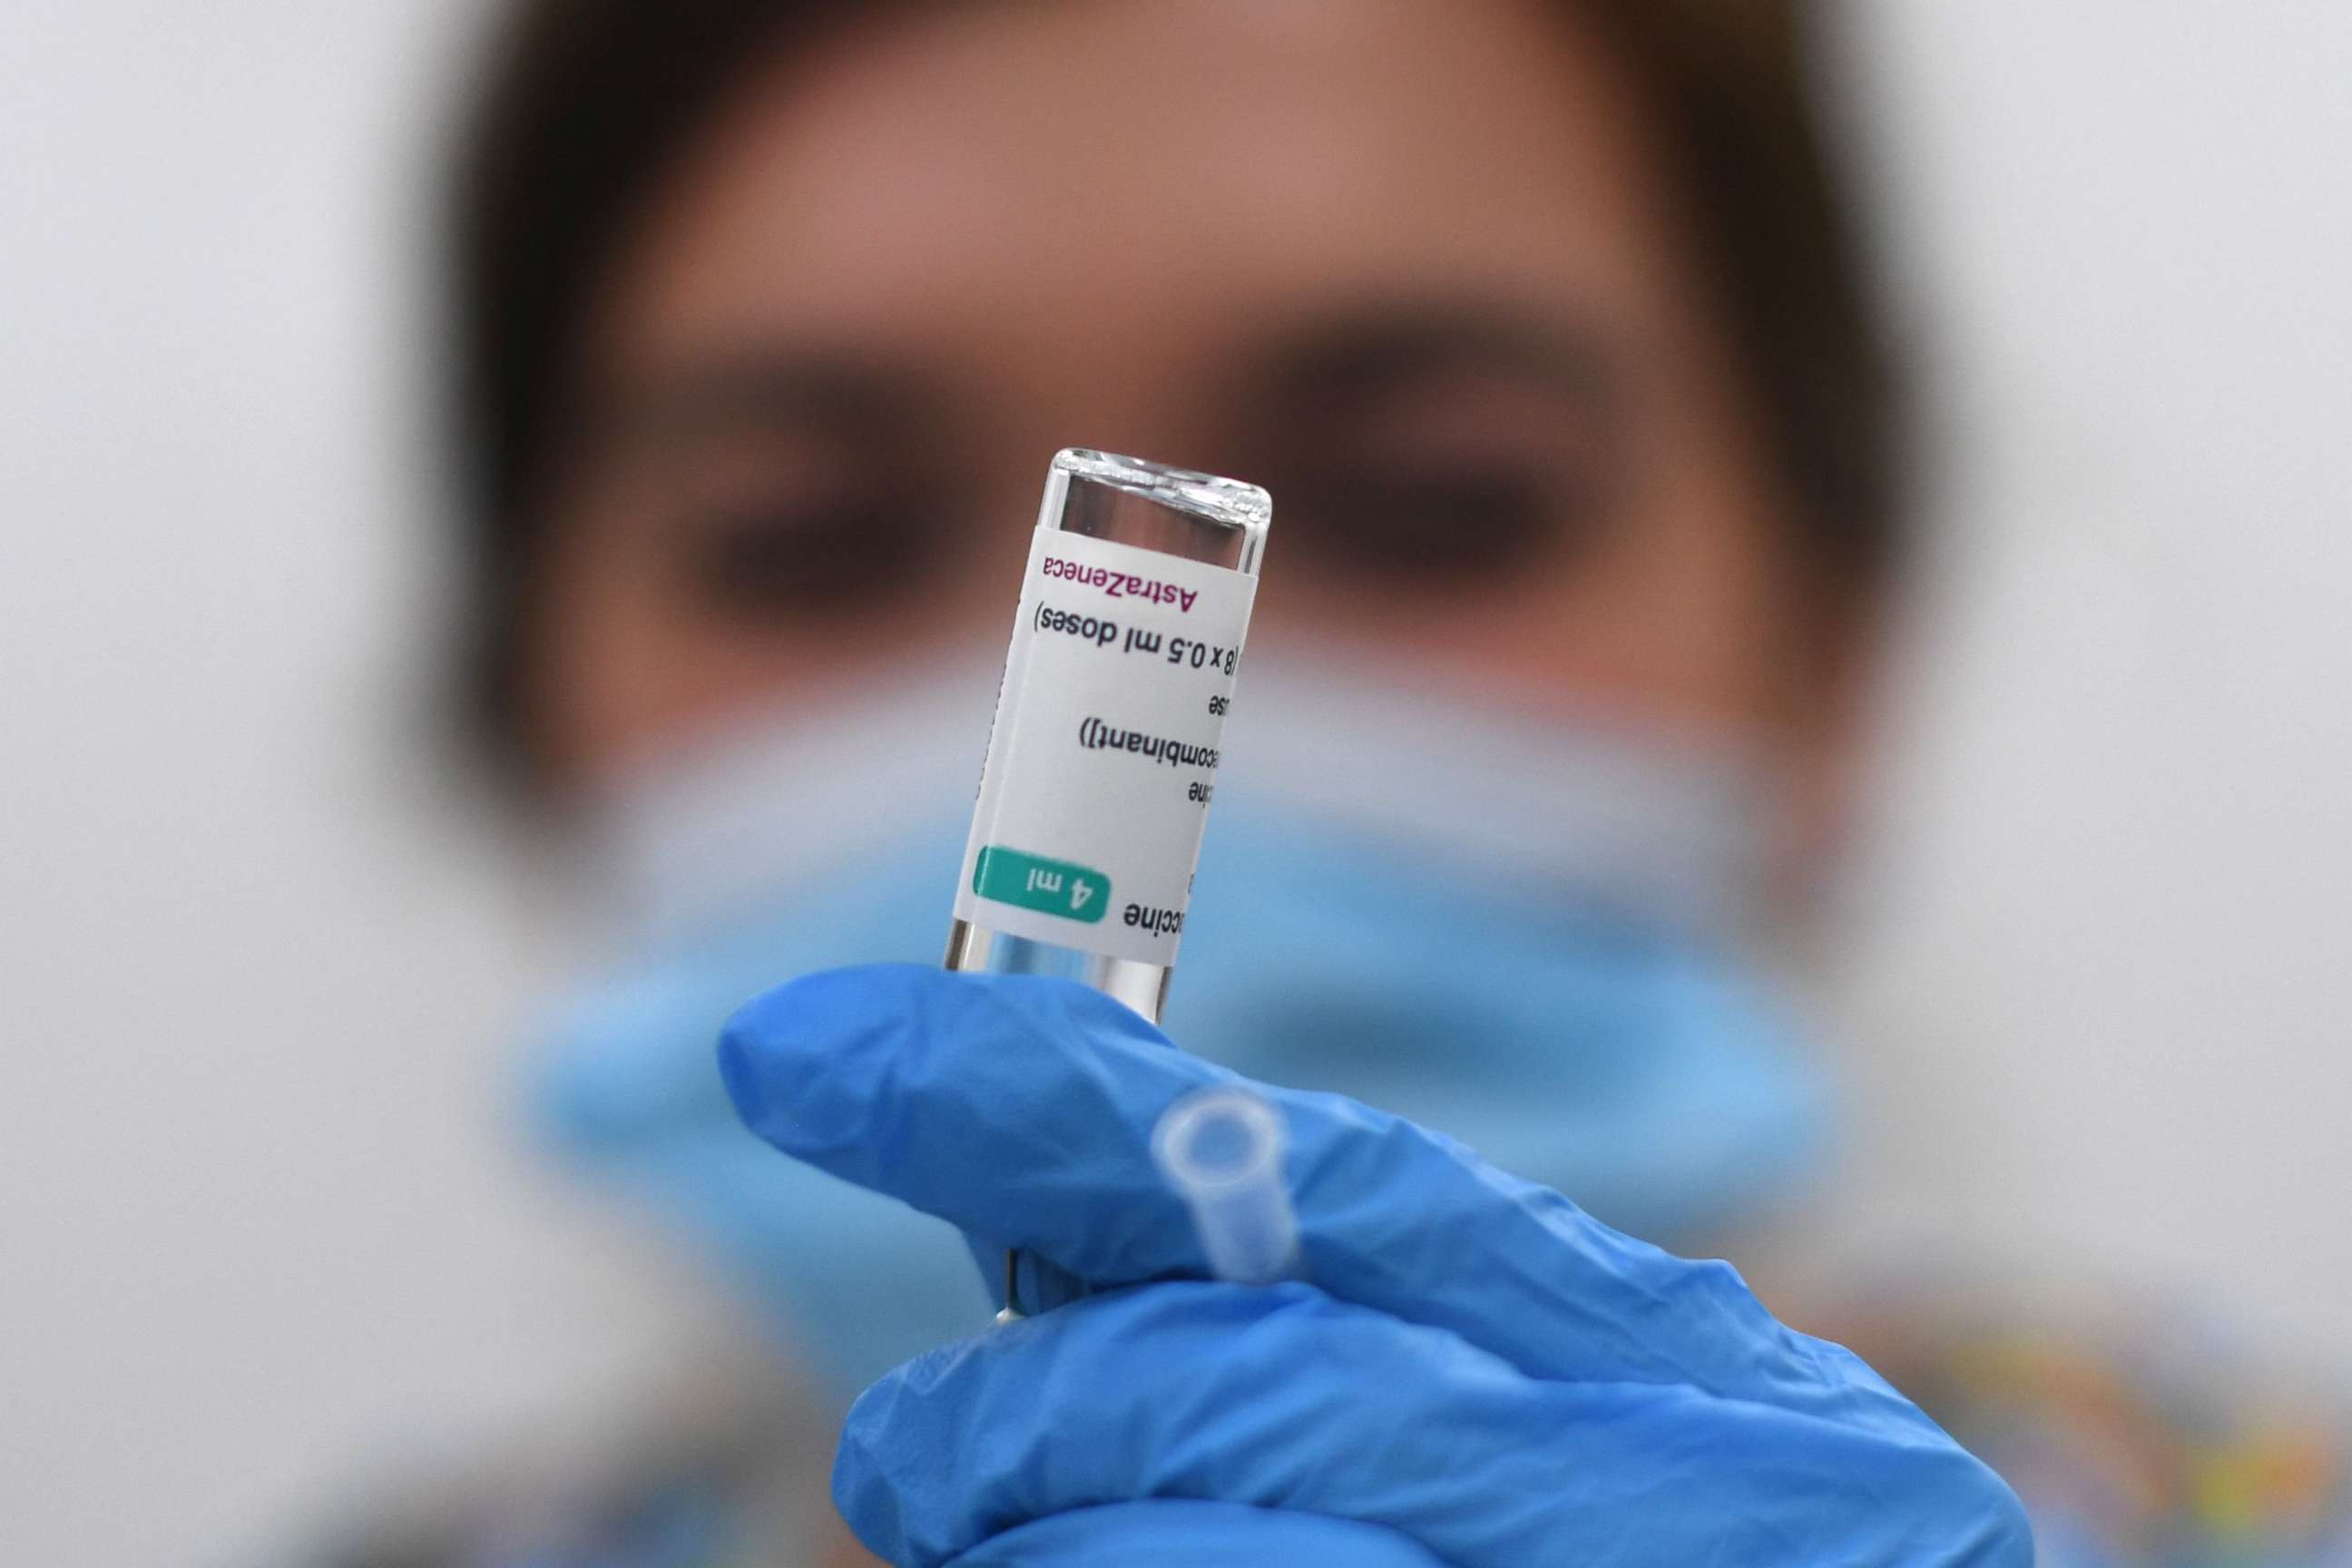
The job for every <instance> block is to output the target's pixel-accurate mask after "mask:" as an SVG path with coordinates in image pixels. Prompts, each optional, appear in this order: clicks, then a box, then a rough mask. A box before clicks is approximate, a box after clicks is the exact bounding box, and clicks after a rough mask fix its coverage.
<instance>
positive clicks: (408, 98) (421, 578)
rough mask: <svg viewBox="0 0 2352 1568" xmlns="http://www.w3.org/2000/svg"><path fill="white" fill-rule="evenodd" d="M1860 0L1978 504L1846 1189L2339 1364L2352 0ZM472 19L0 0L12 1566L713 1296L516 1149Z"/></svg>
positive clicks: (112, 1547) (280, 1488)
mask: <svg viewBox="0 0 2352 1568" xmlns="http://www.w3.org/2000/svg"><path fill="white" fill-rule="evenodd" d="M1853 11H1854V13H1855V17H1854V24H1853V26H1852V27H1851V29H1850V31H1849V34H1848V36H1847V37H1845V39H1844V41H1843V49H1842V53H1843V58H1844V65H1845V73H1844V80H1843V84H1842V86H1841V89H1840V92H1841V100H1842V104H1843V113H1844V115H1845V118H1846V121H1847V123H1848V126H1849V129H1850V135H1849V143H1850V145H1849V151H1850V153H1851V154H1852V155H1853V157H1854V158H1856V159H1857V160H1859V161H1861V162H1862V163H1864V165H1865V166H1866V167H1867V169H1868V170H1869V172H1870V173H1869V178H1870V184H1871V185H1872V187H1873V188H1874V190H1875V192H1876V193H1877V196H1878V205H1877V210H1876V213H1875V221H1876V223H1877V226H1878V227H1879V229H1880V232H1881V236H1882V238H1883V240H1884V241H1885V245H1886V247H1887V249H1888V252H1889V254H1890V256H1891V258H1892V259H1893V261H1894V263H1895V273H1896V278H1897V281H1898V284H1899V292H1900V296H1901V299H1902V300H1903V303H1904V314H1905V317H1906V321H1908V323H1909V324H1910V326H1911V328H1912V329H1913V330H1914V331H1916V350H1917V353H1918V358H1919V361H1920V363H1921V365H1922V367H1923V368H1924V369H1925V370H1926V371H1927V377H1928V385H1929V393H1930V398H1931V413H1932V415H1933V430H1934V433H1935V440H1936V453H1935V467H1934V472H1933V476H1932V479H1933V486H1932V490H1933V496H1934V502H1935V504H1934V515H1935V521H1937V524H1938V526H1939V527H1940V528H1941V530H1942V533H1941V537H1940V541H1939V542H1938V544H1937V549H1936V550H1935V552H1934V555H1933V559H1932V561H1931V563H1930V569H1929V571H1928V572H1927V575H1926V579H1925V582H1924V585H1923V593H1922V595H1921V597H1920V602H1919V605H1918V609H1919V614H1918V616H1917V617H1916V620H1915V622H1914V625H1913V626H1912V627H1911V629H1910V633H1909V636H1908V639H1907V644H1906V658H1905V661H1904V664H1903V668H1902V671H1901V679H1900V684H1899V686H1898V689H1897V690H1896V692H1895V695H1894V700H1893V702H1892V703H1891V704H1890V707H1891V713H1892V716H1891V718H1890V721H1889V723H1888V726H1887V733H1886V742H1887V744H1886V750H1885V765H1884V767H1883V769H1882V772H1881V776H1880V780H1879V785H1880V787H1879V798H1878V800H1877V803H1876V805H1875V808H1874V818H1873V820H1874V837H1873V843H1872V847H1871V849H1870V852H1869V855H1868V858H1867V861H1866V867H1867V874H1866V875H1865V876H1864V878H1863V879H1861V882H1860V885H1859V886H1858V887H1857V889H1855V892H1854V896H1853V900H1852V905H1851V908H1850V910H1849V911H1848V913H1847V915H1846V916H1845V919H1846V921H1847V922H1848V924H1849V926H1850V930H1849V931H1848V933H1847V941H1848V943H1849V946H1848V949H1847V951H1848V952H1849V961H1848V963H1846V965H1845V966H1844V972H1843V979H1842V980H1841V982H1840V984H1839V986H1838V997H1839V1000H1838V1004H1837V1005H1838V1007H1839V1010H1840V1011H1842V1012H1843V1013H1844V1014H1845V1015H1846V1016H1847V1019H1846V1025H1845V1028H1844V1036H1845V1037H1846V1038H1848V1039H1849V1040H1851V1041H1853V1044H1852V1045H1851V1046H1850V1047H1847V1048H1848V1049H1850V1050H1851V1052H1852V1054H1853V1060H1852V1062H1851V1064H1850V1066H1851V1070H1852V1074H1853V1078H1852V1082H1853V1086H1854V1087H1853V1101H1854V1103H1853V1111H1854V1114H1853V1118H1852V1123H1853V1128H1854V1129H1855V1131H1854V1134H1853V1143H1852V1144H1851V1146H1850V1148H1849V1151H1848V1157H1847V1159H1846V1160H1845V1162H1844V1163H1843V1167H1842V1174H1841V1177H1840V1180H1841V1183H1842V1189H1841V1195H1840V1196H1839V1198H1838V1199H1837V1201H1836V1203H1835V1204H1834V1205H1832V1215H1831V1223H1832V1229H1833V1233H1834V1234H1833V1237H1832V1239H1833V1241H1834V1243H1835V1247H1836V1248H1837V1249H1839V1250H1840V1251H1841V1252H1842V1253H1843V1255H1844V1256H1847V1257H1850V1258H1853V1259H1855V1260H1856V1264H1857V1267H1864V1266H1869V1265H1872V1264H1875V1265H1877V1266H1880V1267H1885V1266H1887V1265H1888V1264H1889V1263H1890V1262H1898V1261H1899V1260H1900V1259H1901V1258H1904V1257H1906V1256H1908V1255H1909V1253H1910V1249H1912V1248H1914V1247H1916V1246H1917V1244H1921V1243H1931V1244H1932V1245H1933V1247H1934V1248H1935V1249H1936V1250H1937V1251H1938V1252H1940V1253H1942V1254H1944V1255H1946V1256H1948V1257H1957V1258H1962V1259H1966V1260H1970V1261H1971V1262H1972V1264H1973V1265H1974V1266H1975V1267H1976V1268H1979V1269H1980V1270H1982V1271H1984V1272H1986V1273H1988V1274H1989V1275H1990V1276H1992V1277H1996V1278H2003V1279H2013V1280H2015V1281H2017V1282H2019V1284H2020V1287H2021V1288H2022V1289H2032V1288H2035V1286H2036V1283H2037V1282H2043V1281H2069V1282H2071V1281H2080V1280H2086V1279H2091V1280H2099V1281H2104V1282H2106V1283H2108V1284H2110V1285H2112V1286H2114V1287H2115V1288H2116V1289H2127V1290H2132V1291H2139V1292H2149V1293H2154V1294H2156V1295H2158V1296H2163V1297H2168V1298H2177V1299H2178V1300H2180V1301H2182V1302H2183V1303H2185V1304H2186V1307H2185V1310H2194V1311H2199V1312H2207V1311H2210V1313H2212V1314H2213V1315H2214V1316H2215V1317H2216V1318H2217V1319H2219V1320H2221V1321H2226V1322H2228V1323H2229V1324H2230V1325H2231V1327H2232V1329H2233V1330H2234V1331H2236V1332H2237V1333H2239V1334H2241V1335H2242V1336H2243V1337H2244V1339H2245V1341H2246V1342H2248V1343H2250V1344H2252V1345H2254V1346H2256V1347H2258V1348H2259V1349H2260V1350H2261V1351H2262V1352H2263V1353H2264V1354H2266V1355H2274V1356H2275V1357H2276V1358H2277V1359H2278V1360H2279V1361H2280V1362H2282V1363H2287V1364H2297V1363H2300V1364H2304V1365H2308V1366H2312V1367H2315V1368H2319V1369H2323V1370H2325V1371H2326V1372H2329V1373H2332V1374H2336V1375H2342V1374H2344V1373H2346V1372H2347V1369H2352V1327H2347V1324H2352V1312H2347V1310H2346V1309H2347V1300H2352V1224H2347V1217H2352V1137H2347V1110H2352V894H2347V882H2352V810H2347V804H2346V795H2347V784H2352V701H2347V685H2352V649H2347V627H2352V266H2347V257H2352V92H2347V90H2346V86H2345V84H2346V82H2347V80H2352V8H2347V7H2345V6H2342V5H2335V4H2331V3H2328V0H2259V3H2256V4H2251V5H2228V6H2223V5H2210V4H2200V3H2198V0H2011V3H2005V4H1972V5H1954V4H1948V3H1947V0H1871V3H1869V4H1867V5H1858V6H1855V7H1853ZM484 20H485V18H484V16H482V15H481V14H480V12H479V8H478V7H475V6H470V5H461V4H457V3H455V0H384V3H382V4H376V5H312V6H292V5H277V4H259V3H257V0H211V3H210V4H207V5H201V6H191V5H164V4H160V3H156V0H14V3H13V4H12V5H10V7H9V9H8V16H7V20H6V22H5V25H0V523H5V541H6V543H5V552H0V694H5V699H0V700H5V706H0V734H5V755H6V759H7V763H6V767H5V770H0V1041H5V1044H0V1556H5V1558H6V1560H8V1561H10V1562H25V1563H33V1562H58V1563H64V1562H70V1563H80V1564H93V1565H103V1564H114V1563H123V1564H128V1563H147V1562H162V1561H186V1560H189V1559H190V1558H192V1557H194V1558H196V1559H198V1560H214V1559H219V1558H224V1557H229V1556H234V1555H236V1554H237V1553H238V1552H243V1551H247V1550H251V1549H254V1548H256V1547H257V1546H258V1545H259V1544H261V1543H263V1542H268V1541H270V1540H273V1539H278V1538H279V1537H281V1536H282V1535H283V1533H284V1532H285V1531H286V1530H287V1528H288V1527H289V1522H292V1521H300V1520H302V1519H303V1518H305V1517H307V1516H308V1515H309V1514H310V1512H311V1511H312V1510H315V1509H316V1508H317V1506H318V1505H319V1504H320V1500H322V1499H324V1498H328V1497H333V1496H341V1495H343V1494H344V1493H346V1492H347V1491H348V1490H349V1489H350V1487H351V1485H352V1482H353V1480H354V1478H360V1477H369V1476H376V1475H380V1474H381V1473H383V1467H384V1466H385V1465H387V1464H390V1465H394V1466H397V1465H402V1464H414V1465H417V1466H424V1467H429V1466H430V1464H431V1462H432V1460H433V1458H434V1457H435V1456H436V1455H441V1456H450V1455H461V1454H464V1453H466V1452H467V1451H469V1450H471V1449H473V1448H475V1447H478V1445H480V1444H482V1443H483V1442H486V1441H490V1442H494V1441H495V1440H496V1439H497V1437H498V1436H499V1434H501V1433H505V1432H509V1431H513V1430H520V1429H522V1428H524V1427H526V1426H530V1425H532V1424H533V1423H535V1422H538V1421H541V1420H543V1419H545V1418H547V1417H549V1416H551V1415H561V1413H562V1412H564V1411H567V1410H572V1409H579V1408H585V1407H588V1406H589V1405H592V1404H593V1401H594V1400H595V1398H596V1397H597V1396H598V1395H599V1394H610V1393H613V1392H614V1391H618V1390H625V1388H627V1387H628V1386H629V1385H630V1384H631V1382H632V1380H634V1379H637V1378H640V1377H643V1376H646V1375H648V1373H649V1371H650V1369H651V1368H652V1367H653V1366H655V1364H656V1362H657V1361H658V1360H659V1359H660V1358H661V1357H662V1356H663V1355H664V1354H665V1347H666V1346H668V1345H671V1344H673V1343H674V1342H676V1341H677V1339H678V1337H679V1336H680V1334H681V1333H688V1334H691V1333H696V1332H704V1331H713V1332H715V1331H719V1330H718V1327H717V1326H716V1325H714V1324H711V1323H709V1322H707V1321H705V1320H706V1319H707V1317H708V1315H709V1312H710V1310H711V1309H709V1307H707V1306H705V1305H703V1304H702V1303H701V1301H700V1298H699V1297H698V1295H696V1294H695V1293H694V1292H693V1291H692V1290H690V1289H688V1288H687V1287H686V1286H685V1285H684V1284H683V1283H680V1282H678V1281H676V1280H673V1279H669V1278H668V1277H667V1274H666V1272H665V1270H664V1269H663V1268H661V1267H660V1259H659V1258H655V1257H650V1256H648V1255H647V1254H646V1253H644V1252H641V1251H638V1250H636V1249H635V1248H634V1247H632V1246H630V1245H629V1244H628V1243H627V1242H626V1241H625V1240H624V1239H623V1238H621V1237H618V1236H616V1235H615V1234H614V1233H613V1231H612V1230H611V1229H610V1228H609V1227H608V1224H607V1222H606V1221H605V1220H604V1219H603V1218H602V1217H601V1216H599V1215H595V1214H593V1213H592V1212H590V1211H588V1210H587V1209H586V1208H584V1207H583V1206H582V1205H579V1204H578V1203H577V1202H576V1201H575V1200H573V1199H572V1197H571V1196H569V1195H568V1194H566V1193H564V1192H563V1191H562V1189H561V1188H560V1187H559V1186H558V1184H555V1183H554V1182H553V1180H552V1179H551V1178H550V1177H548V1176H546V1175H544V1174H542V1173H540V1172H539V1171H537V1170H535V1169H534V1168H533V1167H532V1166H531V1164H530V1162H529V1160H528V1159H527V1157H526V1156H525V1155H524V1154H523V1153H522V1152H520V1151H519V1149H518V1147H517V1144H516V1141H515V1140H514V1139H513V1137H512V1136H511V1131H510V1127H509V1115H510V1105H509V1100H508V1099H507V1098H506V1097H507V1095H508V1085H507V1081H506V1079H505V1076H504V1075H505V1074H506V1072H507V1071H508V1061H507V1057H506V1052H505V1048H504V1047H505V1042H506V1039H507V1037H508V1034H509V1030H510V1028H511V1026H512V1023H513V1021H514V1019H515V1018H516V1017H517V1016H519V1014H520V1011H521V1010H522V1008H523V1007H524V1006H525V1005H526V1003H527V1000H528V998H529V997H530V994H531V993H532V990H533V988H534V987H535V985H536V984H539V982H540V981H541V978H542V976H541V973H540V968H541V961H540V959H539V958H538V957H537V956H536V955H535V954H534V953H533V952H531V951H530V944H529V942H528V941H527V939H526V935H525V932H526V931H527V928H528V925H529V922H528V921H527V920H526V919H525V915H526V910H524V908H523V906H522V902H521V900H520V896H519V894H518V892H517V879H515V878H514V876H513V875H512V870H511V867H510V866H509V863H508V862H507V861H506V860H505V859H503V858H501V855H500V853H499V842H498V838H497V835H496V833H495V831H494V827H493V825H492V824H490V823H489V822H488V820H486V819H485V818H484V817H483V816H482V815H481V814H480V812H479V810H478V807H476V806H473V805H469V804H468V797H467V795H466V794H465V793H464V792H463V791H462V790H456V789H452V788H451V787H449V786H448V785H447V784H446V782H444V781H442V780H441V779H440V777H439V775H440V774H441V773H442V772H443V770H444V769H445V768H446V763H447V758H446V755H445V754H443V753H442V752H437V751H436V743H435V737H434V732H433V729H432V714H431V706H432V702H433V700H434V695H435V694H434V692H433V689H432V686H431V681H432V679H433V676H434V674H435V667H434V664H433V662H432V656H433V653H434V651H435V637H436V632H437V630H438V628H439V626H441V619H440V617H441V616H443V615H445V614H446V602H447V591H448V589H447V577H446V566H447V562H446V559H445V556H444V552H443V551H442V548H441V534H440V531H439V529H438V525H437V522H436V518H437V516H438V514H439V513H438V509H440V508H441V507H442V506H443V505H444V503H445V501H446V496H445V494H444V486H443V481H442V476H441V473H440V471H439V468H438V465H437V463H436V456H435V453H434V450H433V446H432V437H433V431H432V429H431V426H430V420H429V405H428V403H427V401H426V398H425V386H426V383H427V380H428V378H429V375H430V374H431V372H432V371H433V370H434V368H435V360H434V351H433V347H432V344H433V337H432V331H433V327H432V324H431V321H430V317H429V305H430V289H429V279H428V277H427V275H426V273H425V268H424V261H425V254H426V252H425V219H426V216H427V214H428V211H429V206H428V200H427V198H428V188H427V184H426V181H427V177H428V175H429V173H430V171H431V168H432V163H433V158H434V155H435V153H436V148H437V145H438V142H437V139H438V138H439V137H441V136H443V135H445V134H446V130H447V117H448V114H449V108H450V104H451V101H452V98H453V90H454V88H455V86H456V84H457V82H458V80H459V79H461V77H462V75H463V72H464V70H465V68H467V64H468V62H469V61H471V59H472V58H474V55H475V52H476V49H477V47H478V41H479V40H478V34H479V32H480V30H481V27H482V26H483V23H484ZM942 893H943V896H944V889H942ZM681 1325H683V1327H682V1326H681Z"/></svg>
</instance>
